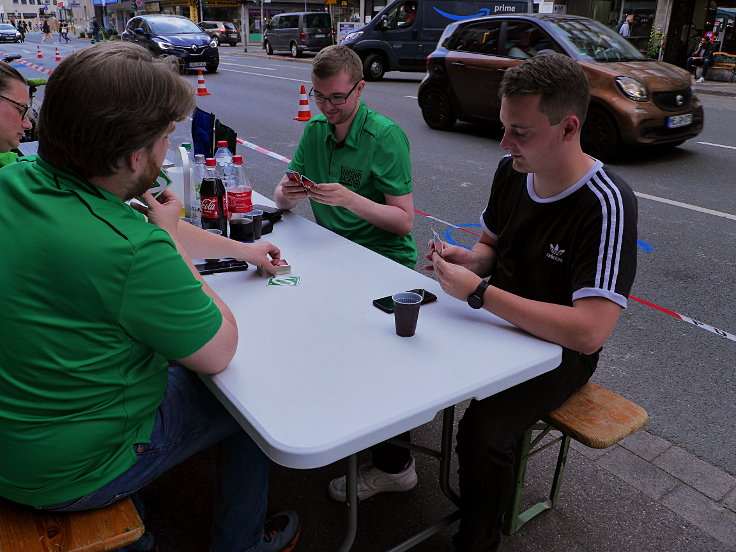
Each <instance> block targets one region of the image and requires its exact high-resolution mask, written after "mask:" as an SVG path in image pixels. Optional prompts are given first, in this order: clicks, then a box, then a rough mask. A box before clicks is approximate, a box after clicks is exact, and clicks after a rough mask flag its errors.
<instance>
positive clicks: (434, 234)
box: [432, 228, 445, 257]
mask: <svg viewBox="0 0 736 552" xmlns="http://www.w3.org/2000/svg"><path fill="white" fill-rule="evenodd" d="M432 239H433V240H434V250H435V251H436V252H437V254H438V255H439V256H440V257H441V256H442V250H443V249H444V247H445V244H443V243H442V240H441V239H440V235H439V234H438V233H437V231H436V230H435V229H434V228H432Z"/></svg>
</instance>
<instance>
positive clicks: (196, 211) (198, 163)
mask: <svg viewBox="0 0 736 552" xmlns="http://www.w3.org/2000/svg"><path fill="white" fill-rule="evenodd" d="M204 177H205V158H204V155H202V154H201V153H200V154H198V155H195V156H194V169H193V170H192V179H191V181H190V182H191V190H190V192H189V219H190V220H191V223H192V224H193V225H195V226H201V225H202V202H201V201H200V200H199V187H200V185H201V184H202V180H203V179H204Z"/></svg>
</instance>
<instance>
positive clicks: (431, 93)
mask: <svg viewBox="0 0 736 552" xmlns="http://www.w3.org/2000/svg"><path fill="white" fill-rule="evenodd" d="M419 107H421V109H422V117H424V122H425V123H427V126H429V128H433V129H435V130H450V129H451V128H452V127H453V125H454V124H455V121H457V115H456V114H455V109H454V108H453V107H452V101H451V100H450V96H448V95H447V92H445V91H444V90H442V89H441V88H438V87H433V88H430V89H429V90H427V91H426V92H425V93H424V94H422V97H421V99H420V102H419Z"/></svg>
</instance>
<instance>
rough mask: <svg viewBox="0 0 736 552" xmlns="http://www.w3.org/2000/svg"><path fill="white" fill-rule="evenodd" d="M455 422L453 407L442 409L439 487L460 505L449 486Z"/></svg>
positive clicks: (458, 497) (458, 498) (457, 497)
mask: <svg viewBox="0 0 736 552" xmlns="http://www.w3.org/2000/svg"><path fill="white" fill-rule="evenodd" d="M454 422H455V407H454V406H448V407H447V408H445V410H443V411H442V444H441V448H440V489H442V492H443V493H444V494H445V496H446V497H447V498H449V499H450V500H452V502H453V503H454V504H455V506H459V505H460V496H458V494H457V493H456V492H455V491H454V490H453V488H452V487H450V465H451V463H452V430H453V425H454Z"/></svg>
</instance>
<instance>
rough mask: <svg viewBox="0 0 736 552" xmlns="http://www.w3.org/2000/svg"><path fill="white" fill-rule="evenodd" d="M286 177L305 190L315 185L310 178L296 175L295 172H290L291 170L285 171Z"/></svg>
mask: <svg viewBox="0 0 736 552" xmlns="http://www.w3.org/2000/svg"><path fill="white" fill-rule="evenodd" d="M286 177H287V178H288V179H289V180H291V181H292V182H297V183H299V184H300V185H301V186H302V187H303V188H304V189H305V190H309V189H310V188H313V187H314V186H316V185H317V184H316V182H314V181H313V180H311V179H310V178H308V177H306V176H304V175H303V174H300V173H298V172H297V171H292V170H291V169H287V170H286Z"/></svg>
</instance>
